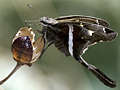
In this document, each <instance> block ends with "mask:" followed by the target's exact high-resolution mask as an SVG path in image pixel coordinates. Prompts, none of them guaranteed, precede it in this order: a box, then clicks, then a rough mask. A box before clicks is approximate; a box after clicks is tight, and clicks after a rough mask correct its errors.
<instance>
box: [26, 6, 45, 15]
mask: <svg viewBox="0 0 120 90" xmlns="http://www.w3.org/2000/svg"><path fill="white" fill-rule="evenodd" d="M27 5H28V7H30V8H31V9H32V10H33V11H35V12H36V13H37V14H39V15H40V16H41V17H43V16H42V15H41V14H40V13H39V12H38V11H37V10H35V9H34V8H33V7H32V6H31V5H30V4H27Z"/></svg>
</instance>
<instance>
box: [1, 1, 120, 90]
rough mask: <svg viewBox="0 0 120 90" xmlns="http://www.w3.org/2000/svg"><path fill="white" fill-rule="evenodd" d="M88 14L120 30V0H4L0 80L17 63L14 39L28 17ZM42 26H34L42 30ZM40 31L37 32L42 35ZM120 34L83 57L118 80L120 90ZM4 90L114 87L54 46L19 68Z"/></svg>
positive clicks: (87, 89) (2, 87) (91, 49)
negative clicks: (106, 84)
mask: <svg viewBox="0 0 120 90" xmlns="http://www.w3.org/2000/svg"><path fill="white" fill-rule="evenodd" d="M27 4H31V5H32V6H33V7H34V8H35V9H36V10H38V12H40V14H41V16H47V17H52V18H55V17H59V16H63V15H65V16H66V15H86V16H94V17H99V18H102V19H105V20H106V21H108V22H109V23H110V28H111V29H113V30H115V31H116V32H118V33H120V31H119V28H120V16H119V15H120V0H0V12H1V13H0V79H3V77H5V76H7V75H8V73H10V72H11V70H12V69H13V67H14V66H15V61H14V60H13V59H12V54H11V51H10V50H11V41H12V38H13V37H14V35H15V34H16V32H17V31H18V30H19V29H20V28H21V27H25V26H27V25H25V24H24V21H25V20H36V19H39V18H40V17H41V16H40V15H38V14H37V13H36V12H34V11H33V10H31V9H30V8H29V7H28V6H27ZM41 28H42V26H36V27H33V29H34V30H36V29H39V30H41ZM39 35H40V34H37V36H39ZM118 40H119V36H118V37H117V38H116V39H115V40H114V41H112V42H109V43H99V44H96V45H94V46H92V47H90V48H89V49H88V50H87V51H86V53H85V54H84V55H83V58H84V59H85V60H86V61H88V62H89V63H91V64H93V65H95V66H96V67H98V68H99V69H100V70H102V71H103V72H104V73H105V74H107V75H108V76H109V77H110V78H112V79H113V80H116V81H117V87H116V88H115V89H114V90H120V86H119V85H120V77H119V76H120V57H119V56H120V55H119V54H120V49H119V41H118ZM0 90H110V88H109V87H107V86H105V85H103V84H102V83H101V82H100V81H99V80H98V79H97V78H96V77H95V76H94V75H93V74H91V72H90V71H88V70H87V69H86V68H84V67H83V66H82V65H80V64H78V63H77V62H76V61H75V60H74V58H72V57H65V56H64V55H63V54H62V53H60V52H59V51H58V50H57V49H56V48H55V47H54V45H52V46H51V47H49V48H48V49H47V51H46V52H45V53H44V54H43V56H42V58H41V59H40V60H39V61H37V62H36V63H34V64H33V66H32V67H31V68H29V67H25V66H24V67H23V68H21V69H20V70H18V71H17V72H16V73H15V75H13V76H12V77H11V78H10V79H9V80H8V81H7V82H6V83H4V84H3V85H2V86H0Z"/></svg>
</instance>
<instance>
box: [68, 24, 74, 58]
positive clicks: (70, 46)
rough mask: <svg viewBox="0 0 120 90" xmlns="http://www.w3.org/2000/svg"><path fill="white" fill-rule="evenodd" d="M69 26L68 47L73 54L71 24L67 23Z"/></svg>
mask: <svg viewBox="0 0 120 90" xmlns="http://www.w3.org/2000/svg"><path fill="white" fill-rule="evenodd" d="M68 27H69V39H68V47H69V52H70V54H71V55H72V56H73V25H71V24H70V25H68Z"/></svg>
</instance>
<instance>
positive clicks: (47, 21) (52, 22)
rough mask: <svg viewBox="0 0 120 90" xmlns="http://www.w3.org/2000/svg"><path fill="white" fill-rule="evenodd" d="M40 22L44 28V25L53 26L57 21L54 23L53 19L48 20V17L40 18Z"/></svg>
mask: <svg viewBox="0 0 120 90" xmlns="http://www.w3.org/2000/svg"><path fill="white" fill-rule="evenodd" d="M40 22H41V23H42V24H43V25H44V26H46V25H55V24H57V23H58V21H56V20H55V19H53V18H48V17H42V18H40Z"/></svg>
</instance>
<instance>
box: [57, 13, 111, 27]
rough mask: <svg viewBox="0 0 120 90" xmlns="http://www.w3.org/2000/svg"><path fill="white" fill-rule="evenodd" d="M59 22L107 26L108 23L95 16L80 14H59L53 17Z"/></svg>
mask: <svg viewBox="0 0 120 90" xmlns="http://www.w3.org/2000/svg"><path fill="white" fill-rule="evenodd" d="M55 19H56V20H57V21H58V22H59V23H63V22H73V23H75V22H76V23H77V22H80V23H91V24H98V25H102V26H104V27H108V26H109V23H108V22H107V21H105V20H102V19H99V18H96V17H90V16H82V15H70V16H61V17H57V18H55Z"/></svg>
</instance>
